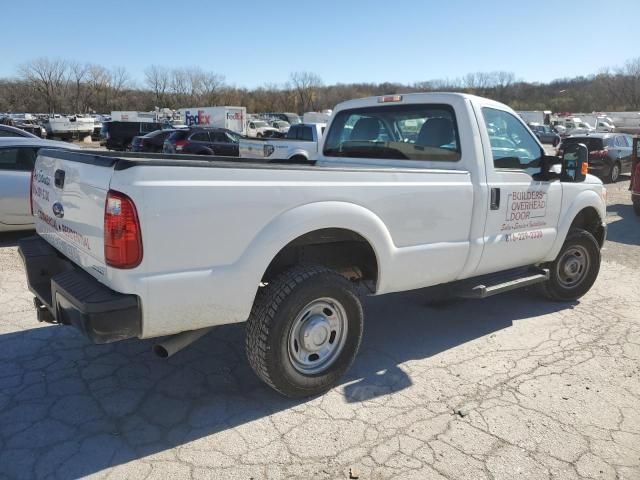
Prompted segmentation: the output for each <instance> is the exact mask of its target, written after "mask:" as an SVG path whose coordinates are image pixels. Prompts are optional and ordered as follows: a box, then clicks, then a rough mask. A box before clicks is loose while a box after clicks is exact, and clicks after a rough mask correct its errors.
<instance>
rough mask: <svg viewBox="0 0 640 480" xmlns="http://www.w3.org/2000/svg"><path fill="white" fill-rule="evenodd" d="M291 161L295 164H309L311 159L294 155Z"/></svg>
mask: <svg viewBox="0 0 640 480" xmlns="http://www.w3.org/2000/svg"><path fill="white" fill-rule="evenodd" d="M289 160H291V161H292V162H295V163H302V162H308V161H309V159H308V158H307V157H305V156H304V155H294V156H293V157H291V158H290V159H289Z"/></svg>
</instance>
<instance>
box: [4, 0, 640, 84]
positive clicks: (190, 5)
mask: <svg viewBox="0 0 640 480" xmlns="http://www.w3.org/2000/svg"><path fill="white" fill-rule="evenodd" d="M1 11H2V20H3V21H2V34H3V35H2V37H3V38H4V39H5V40H6V39H13V40H12V46H11V48H3V49H2V50H3V51H2V56H1V57H0V58H1V59H0V77H10V76H15V75H16V74H17V67H18V65H20V64H22V63H24V62H27V61H29V60H31V59H34V58H38V57H49V58H64V59H68V60H74V61H79V62H91V63H97V64H101V65H104V66H106V67H120V66H122V67H125V68H126V69H127V71H128V72H129V74H130V76H131V78H132V79H133V80H134V81H135V82H137V83H138V84H139V85H142V84H143V82H144V69H145V68H146V67H148V66H149V65H152V64H155V65H163V66H166V67H170V68H176V67H190V66H199V67H201V68H202V69H204V70H207V71H213V72H216V73H218V74H221V75H224V77H225V79H226V82H227V83H229V84H232V85H236V86H239V87H249V88H253V87H256V86H259V85H264V84H267V83H276V84H282V83H284V82H286V81H287V79H288V78H289V75H290V73H291V72H295V71H310V72H314V73H316V74H318V75H319V76H320V78H321V79H322V80H323V81H324V83H325V84H334V83H351V82H373V83H380V82H385V81H389V82H401V83H413V82H418V81H425V80H430V79H445V78H449V79H452V78H456V77H461V76H463V75H465V74H466V73H469V72H480V71H482V72H488V71H494V70H504V71H509V72H513V73H515V75H516V78H517V79H518V80H525V81H531V82H534V81H537V82H547V81H550V80H553V79H556V78H563V77H573V76H578V75H588V74H592V73H596V72H598V70H600V69H601V68H602V67H606V66H611V67H615V66H620V65H622V64H624V62H625V61H627V60H629V59H631V58H634V57H638V56H640V37H639V36H638V27H637V25H638V19H639V18H640V0H609V1H607V2H603V1H602V0H600V1H593V0H582V1H572V0H556V1H552V0H538V1H535V2H534V1H529V0H525V1H521V0H510V1H502V0H485V1H482V0H458V1H456V0H438V1H429V0H423V1H421V0H413V1H406V0H387V1H381V0H368V1H365V0H352V1H349V0H341V1H340V0H337V1H336V0H317V1H313V2H312V1H290V0H262V1H254V0H240V1H238V0H235V1H231V2H227V1H214V0H211V1H199V0H190V1H177V0H174V1H168V0H155V1H137V2H136V1H131V0H129V1H122V0H103V1H96V2H91V1H86V0H85V1H82V2H81V1H76V0H68V1H67V0H65V1H62V2H56V1H52V0H44V1H40V0H29V1H22V2H3V4H2V10H1ZM5 47H8V45H6V42H5Z"/></svg>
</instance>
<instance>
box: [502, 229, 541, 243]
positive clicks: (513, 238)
mask: <svg viewBox="0 0 640 480" xmlns="http://www.w3.org/2000/svg"><path fill="white" fill-rule="evenodd" d="M541 238H542V230H530V231H528V232H516V233H507V234H506V235H505V236H504V239H505V241H506V242H519V241H522V240H539V239H541Z"/></svg>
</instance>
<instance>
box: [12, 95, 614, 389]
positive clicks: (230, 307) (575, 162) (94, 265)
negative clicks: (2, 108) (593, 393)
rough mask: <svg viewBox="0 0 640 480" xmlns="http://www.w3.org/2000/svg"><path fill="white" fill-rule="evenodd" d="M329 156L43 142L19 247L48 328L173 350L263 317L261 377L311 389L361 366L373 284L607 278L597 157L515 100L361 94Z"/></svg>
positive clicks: (576, 282) (251, 332)
mask: <svg viewBox="0 0 640 480" xmlns="http://www.w3.org/2000/svg"><path fill="white" fill-rule="evenodd" d="M295 127H296V126H295V125H294V126H292V127H291V129H293V128H295ZM320 152H321V153H320V154H319V155H318V157H317V159H316V161H315V162H308V163H306V164H298V163H293V162H291V163H283V162H281V161H275V162H271V161H270V160H266V161H265V160H264V159H263V160H254V161H251V160H249V159H246V158H240V159H238V160H235V161H234V160H233V159H229V158H221V157H198V156H173V155H164V156H163V155H158V154H118V153H113V152H107V153H105V152H70V151H54V150H41V151H40V153H39V155H38V158H37V161H36V166H35V173H34V176H33V180H32V189H31V192H32V194H31V195H32V203H33V215H34V216H35V222H36V231H37V236H35V237H31V238H27V239H23V240H21V241H20V246H19V251H20V254H21V256H22V258H23V260H24V262H25V266H26V275H27V279H28V284H29V288H30V290H31V291H32V292H33V293H34V294H35V297H36V299H35V304H36V308H37V312H38V317H39V319H41V320H44V321H48V322H52V323H59V324H65V325H74V326H76V327H77V328H79V329H80V330H81V331H82V332H84V334H85V335H87V336H88V337H89V338H90V339H91V340H93V341H94V342H96V343H105V342H112V341H116V340H122V339H125V338H132V337H137V338H153V337H161V336H168V337H167V338H165V339H164V340H162V341H160V343H158V344H156V346H155V351H156V353H158V354H159V355H161V356H165V357H166V356H169V355H171V354H173V353H175V352H176V351H178V350H180V349H181V348H183V347H185V346H186V345H188V344H189V343H191V342H193V341H194V340H196V339H197V338H199V337H201V336H202V335H204V334H205V333H206V332H208V331H209V330H210V329H211V328H212V327H214V326H216V325H222V324H228V323H236V322H245V321H246V322H247V326H246V353H247V356H248V359H249V363H250V365H251V366H252V368H253V370H254V371H255V372H256V374H257V375H258V376H259V377H260V378H261V379H263V380H264V381H265V382H266V383H267V384H268V385H270V386H271V387H273V388H274V389H276V390H277V391H279V392H281V393H282V394H284V395H288V396H291V397H304V396H309V395H315V394H318V393H321V392H324V391H326V390H327V389H329V388H331V387H332V386H334V385H335V384H336V383H337V382H338V381H339V379H340V378H341V376H342V375H343V374H344V373H345V372H346V371H347V369H348V368H349V366H350V365H351V363H352V362H353V360H354V358H355V355H356V352H357V351H358V347H359V345H360V341H361V338H362V332H363V327H364V314H363V308H362V304H361V295H362V294H364V292H368V293H369V294H371V295H382V294H386V293H390V292H399V291H404V290H413V289H419V288H423V287H429V286H436V285H442V286H445V287H446V289H447V291H449V292H450V293H452V294H455V295H457V296H461V297H470V298H483V297H487V296H490V295H494V294H497V293H501V292H505V291H509V290H512V289H515V288H519V287H524V286H530V285H531V286H534V285H535V286H536V287H537V288H539V289H540V290H541V292H542V293H544V294H545V295H546V296H547V297H549V298H551V299H552V300H555V301H574V300H576V299H578V298H580V297H581V296H582V295H584V294H585V293H586V292H587V291H588V290H589V289H590V288H591V286H592V285H593V283H594V282H595V280H596V277H597V275H598V271H599V268H600V249H601V247H602V245H603V242H604V241H605V236H606V226H605V222H604V219H605V215H606V207H605V196H606V190H605V188H604V187H603V185H602V182H601V181H600V180H599V179H597V178H596V177H594V176H592V175H588V174H587V166H588V165H587V156H588V151H587V149H586V147H585V146H584V145H581V144H575V145H573V146H569V147H567V148H565V149H564V150H563V156H562V158H558V157H555V156H547V155H545V153H544V150H543V148H542V145H541V144H540V143H539V141H538V139H537V138H536V137H535V136H534V135H533V134H532V133H531V131H530V130H529V129H528V128H527V127H526V125H525V124H524V122H523V121H522V120H521V119H520V118H518V116H517V115H516V114H515V112H513V110H511V109H510V108H508V107H507V106H505V105H503V104H500V103H497V102H494V101H491V100H487V99H484V98H479V97H474V96H470V95H464V94H455V93H425V94H418V93H416V94H407V95H392V96H384V97H374V98H364V99H359V100H353V101H348V102H344V103H342V104H340V105H338V106H337V108H336V110H335V112H334V115H333V116H332V118H331V122H330V124H329V126H328V129H327V132H326V133H325V134H324V135H323V137H322V140H321V142H320ZM470 308H472V307H470ZM470 314H472V312H470ZM389 328H403V327H402V320H401V319H399V318H390V319H389Z"/></svg>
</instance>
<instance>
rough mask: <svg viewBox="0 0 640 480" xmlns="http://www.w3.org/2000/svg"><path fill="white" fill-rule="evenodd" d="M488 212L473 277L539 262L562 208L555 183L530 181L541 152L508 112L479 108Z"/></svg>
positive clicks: (550, 242)
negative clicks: (481, 252)
mask: <svg viewBox="0 0 640 480" xmlns="http://www.w3.org/2000/svg"><path fill="white" fill-rule="evenodd" d="M479 119H481V121H484V123H485V126H486V128H485V132H486V136H487V138H483V147H484V152H485V165H486V174H487V186H488V189H489V192H490V207H489V210H488V213H487V218H486V222H485V232H484V237H485V246H484V250H483V254H482V258H481V260H480V264H479V266H478V271H477V272H476V273H477V274H484V273H492V272H498V271H502V270H507V269H510V268H515V267H520V266H526V265H532V264H535V263H539V262H541V261H542V260H543V259H544V258H545V257H546V256H547V254H548V253H549V251H550V250H551V248H552V247H553V244H554V241H555V239H556V236H557V227H558V220H559V218H560V209H561V204H562V184H561V183H560V181H559V180H553V181H543V180H538V179H534V175H535V174H537V173H539V172H540V164H541V160H542V156H543V155H544V149H543V148H542V147H541V146H540V144H539V143H538V141H536V139H535V138H534V137H533V136H532V135H531V133H530V132H529V130H528V129H527V128H526V127H525V125H524V124H523V123H522V121H521V120H520V119H518V118H517V117H516V116H515V115H513V114H512V113H511V112H509V111H506V110H499V109H497V108H489V107H484V108H482V115H481V116H479Z"/></svg>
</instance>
